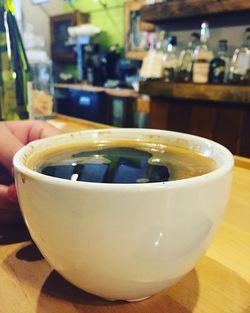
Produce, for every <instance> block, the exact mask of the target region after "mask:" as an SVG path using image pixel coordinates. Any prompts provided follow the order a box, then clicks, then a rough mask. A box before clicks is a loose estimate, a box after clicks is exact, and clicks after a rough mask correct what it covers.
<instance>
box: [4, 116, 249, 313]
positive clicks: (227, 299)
mask: <svg viewBox="0 0 250 313" xmlns="http://www.w3.org/2000/svg"><path fill="white" fill-rule="evenodd" d="M58 119H60V118H58ZM62 121H64V122H65V119H63V118H62V120H61V122H62ZM58 122H59V121H58ZM71 123H74V121H72V120H71ZM77 125H78V126H76V128H77V127H80V126H79V124H77ZM87 125H88V126H87V127H90V124H89V123H87ZM81 127H82V129H84V124H82V126H81ZM92 128H97V125H95V124H93V125H92ZM235 164H236V166H235V168H234V177H233V186H232V192H231V197H230V201H229V203H228V206H227V210H226V213H225V217H224V219H223V222H222V223H221V225H220V227H219V230H218V232H217V234H216V236H215V238H214V240H213V242H212V244H211V245H210V247H209V249H208V250H207V252H206V254H205V255H204V256H203V257H202V258H201V259H200V261H199V262H198V263H197V265H196V266H195V268H194V269H193V270H192V271H191V272H190V273H188V274H187V275H186V276H185V277H183V278H182V279H181V280H180V281H179V282H178V283H177V284H175V285H174V286H173V287H171V288H169V289H166V290H164V291H162V292H161V293H159V294H157V295H155V296H153V297H151V298H149V299H147V300H145V301H142V302H138V303H127V302H123V301H117V302H109V301H106V300H103V299H100V298H98V297H95V296H93V295H90V294H88V293H86V292H84V291H82V290H80V289H78V288H76V287H74V286H72V285H71V284H69V283H68V282H67V281H65V280H64V279H63V278H62V277H61V276H60V275H59V274H58V273H56V272H55V271H53V270H52V268H51V267H50V266H49V264H48V263H47V262H46V261H45V260H44V259H43V258H42V256H41V254H40V253H39V251H38V249H37V248H36V247H35V245H34V244H33V243H32V242H31V241H30V237H29V233H28V231H27V229H26V227H25V225H24V224H22V223H20V224H0V313H57V312H63V313H77V312H79V313H132V312H133V313H190V312H193V313H250V162H249V160H248V159H245V158H238V157H236V163H235Z"/></svg>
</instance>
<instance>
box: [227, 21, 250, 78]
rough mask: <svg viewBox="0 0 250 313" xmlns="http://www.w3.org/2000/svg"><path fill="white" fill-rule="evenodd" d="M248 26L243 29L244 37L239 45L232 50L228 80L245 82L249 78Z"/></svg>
mask: <svg viewBox="0 0 250 313" xmlns="http://www.w3.org/2000/svg"><path fill="white" fill-rule="evenodd" d="M249 72H250V27H248V28H246V30H245V39H244V43H243V45H242V46H241V47H239V48H237V49H236V50H235V51H234V54H233V57H232V61H231V65H230V74H229V75H230V82H231V83H233V84H247V83H248V82H249V80H250V73H249Z"/></svg>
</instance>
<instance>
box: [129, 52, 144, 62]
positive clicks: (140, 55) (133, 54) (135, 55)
mask: <svg viewBox="0 0 250 313" xmlns="http://www.w3.org/2000/svg"><path fill="white" fill-rule="evenodd" d="M146 55H147V51H128V52H127V53H126V58H128V59H132V60H143V59H144V57H145V56H146Z"/></svg>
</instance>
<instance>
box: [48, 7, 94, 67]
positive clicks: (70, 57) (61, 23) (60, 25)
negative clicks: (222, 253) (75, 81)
mask: <svg viewBox="0 0 250 313" xmlns="http://www.w3.org/2000/svg"><path fill="white" fill-rule="evenodd" d="M88 21H89V14H87V13H81V12H73V13H68V14H61V15H56V16H52V17H51V18H50V36H51V55H52V60H53V61H54V62H55V63H65V62H66V63H73V62H75V60H76V53H75V52H74V47H73V46H72V45H69V44H68V43H67V42H68V38H69V35H68V27H70V26H77V25H80V24H85V23H88Z"/></svg>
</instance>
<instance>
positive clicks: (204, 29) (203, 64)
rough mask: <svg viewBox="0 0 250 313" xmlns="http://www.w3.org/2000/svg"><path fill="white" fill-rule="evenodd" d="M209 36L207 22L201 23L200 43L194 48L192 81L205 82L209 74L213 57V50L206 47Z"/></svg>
mask: <svg viewBox="0 0 250 313" xmlns="http://www.w3.org/2000/svg"><path fill="white" fill-rule="evenodd" d="M209 37H210V33H209V25H208V23H207V22H203V23H202V24H201V36H200V44H199V45H198V46H197V47H196V48H195V50H194V62H193V82H194V83H203V84H205V83H207V82H208V74H209V64H210V61H211V60H212V58H213V52H212V51H211V50H210V49H209V48H208V39H209Z"/></svg>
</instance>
